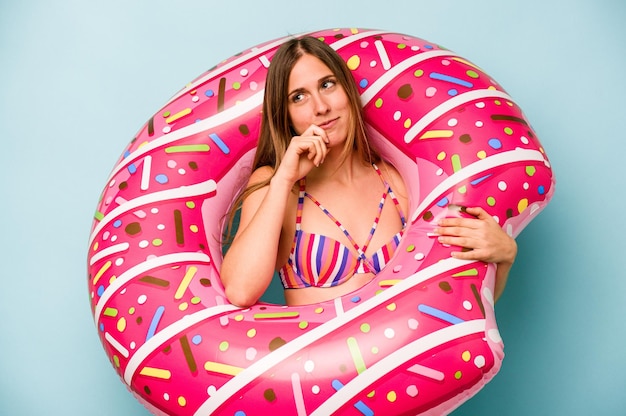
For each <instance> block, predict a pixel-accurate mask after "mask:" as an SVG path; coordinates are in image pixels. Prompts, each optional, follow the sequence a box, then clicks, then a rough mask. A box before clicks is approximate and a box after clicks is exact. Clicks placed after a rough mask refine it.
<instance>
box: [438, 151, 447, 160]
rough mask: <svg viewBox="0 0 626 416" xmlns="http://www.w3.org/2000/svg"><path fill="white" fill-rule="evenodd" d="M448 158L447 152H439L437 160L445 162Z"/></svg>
mask: <svg viewBox="0 0 626 416" xmlns="http://www.w3.org/2000/svg"><path fill="white" fill-rule="evenodd" d="M445 158H446V152H439V154H438V155H437V160H444V159H445Z"/></svg>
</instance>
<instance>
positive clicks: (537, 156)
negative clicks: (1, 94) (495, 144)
mask: <svg viewBox="0 0 626 416" xmlns="http://www.w3.org/2000/svg"><path fill="white" fill-rule="evenodd" d="M522 161H528V162H531V161H535V162H544V163H545V158H544V156H543V154H542V153H541V152H539V151H537V150H532V149H520V148H517V149H515V150H509V151H507V152H502V153H498V154H495V155H493V156H489V157H486V158H485V159H481V160H479V161H477V162H474V163H472V164H471V165H467V166H466V167H464V168H463V169H461V170H459V171H458V172H455V173H453V174H452V175H450V176H448V177H447V178H446V179H444V180H443V181H441V182H440V183H439V184H438V185H437V186H436V187H435V188H434V189H433V190H432V191H431V192H430V193H429V194H428V195H427V196H426V197H425V198H423V199H422V202H420V204H419V205H418V206H417V208H416V209H415V211H413V216H412V217H411V223H413V222H415V220H416V219H417V218H418V217H419V216H420V215H422V214H423V212H424V210H426V209H427V208H428V207H429V206H431V205H432V204H433V203H434V202H435V201H437V200H439V199H440V198H441V196H442V195H444V194H445V193H446V192H448V191H449V190H450V189H452V188H453V187H454V186H456V185H458V184H459V183H461V182H462V181H464V180H466V179H469V178H470V177H472V176H474V175H477V174H479V173H481V172H484V171H486V170H489V169H492V168H495V167H498V166H503V165H506V164H509V163H514V162H522Z"/></svg>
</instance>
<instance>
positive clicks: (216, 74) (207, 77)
mask: <svg viewBox="0 0 626 416" xmlns="http://www.w3.org/2000/svg"><path fill="white" fill-rule="evenodd" d="M306 34H307V33H303V34H301V35H299V36H302V35H306ZM291 38H292V36H285V37H284V38H281V39H278V40H276V41H274V42H272V43H268V44H267V45H265V46H263V47H262V48H258V47H255V48H252V49H250V52H249V53H247V54H245V55H241V56H240V57H239V58H237V59H234V60H232V61H231V62H229V63H227V64H225V65H224V66H221V67H219V68H216V69H215V70H214V71H211V72H209V73H208V74H206V75H205V76H203V77H202V78H199V79H198V80H196V81H195V82H194V83H193V84H190V85H188V86H186V87H185V88H183V89H182V90H181V91H180V92H178V93H177V94H175V95H174V96H173V97H172V98H170V100H169V102H168V103H167V104H169V103H171V102H172V101H174V100H176V99H177V98H179V97H181V96H183V95H185V94H186V93H187V92H189V91H193V90H194V89H196V88H198V86H199V85H201V84H203V83H205V82H206V81H208V80H210V79H211V78H217V77H219V76H220V75H222V74H223V73H225V72H228V71H230V70H231V69H232V68H234V67H236V66H237V65H239V64H241V63H243V62H246V61H249V60H251V59H255V58H257V57H258V56H259V55H263V54H264V53H265V52H267V51H269V50H271V49H273V48H275V47H277V46H280V45H281V44H283V43H285V42H286V41H287V40H289V39H291ZM167 104H166V105H167Z"/></svg>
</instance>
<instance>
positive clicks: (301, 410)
mask: <svg viewBox="0 0 626 416" xmlns="http://www.w3.org/2000/svg"><path fill="white" fill-rule="evenodd" d="M291 389H292V390H293V400H294V402H295V404H296V412H297V416H306V407H304V395H303V394H302V383H301V382H300V374H298V373H293V374H292V375H291Z"/></svg>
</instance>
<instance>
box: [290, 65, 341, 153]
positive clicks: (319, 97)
mask: <svg viewBox="0 0 626 416" xmlns="http://www.w3.org/2000/svg"><path fill="white" fill-rule="evenodd" d="M287 102H288V105H287V107H288V110H289V119H290V121H291V125H292V127H293V128H294V130H295V131H296V133H297V134H299V135H300V134H302V133H303V132H304V131H305V130H306V129H308V128H309V127H310V126H311V124H315V125H316V126H319V127H321V128H322V129H324V130H325V131H326V134H327V135H328V138H329V140H330V147H332V146H334V145H337V144H339V143H342V142H343V141H344V140H345V139H346V137H347V135H348V127H349V123H350V120H351V117H350V103H349V101H348V95H347V94H346V92H345V90H344V89H343V87H342V86H341V85H340V84H339V83H338V82H337V78H336V77H335V75H334V74H333V72H332V71H331V70H330V68H328V67H327V66H326V65H325V64H324V63H323V62H322V61H320V60H319V59H318V58H316V57H314V56H313V55H309V54H304V55H302V57H301V58H300V59H299V60H298V61H297V62H296V64H295V65H294V67H293V69H292V70H291V74H290V75H289V85H288V96H287Z"/></svg>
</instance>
